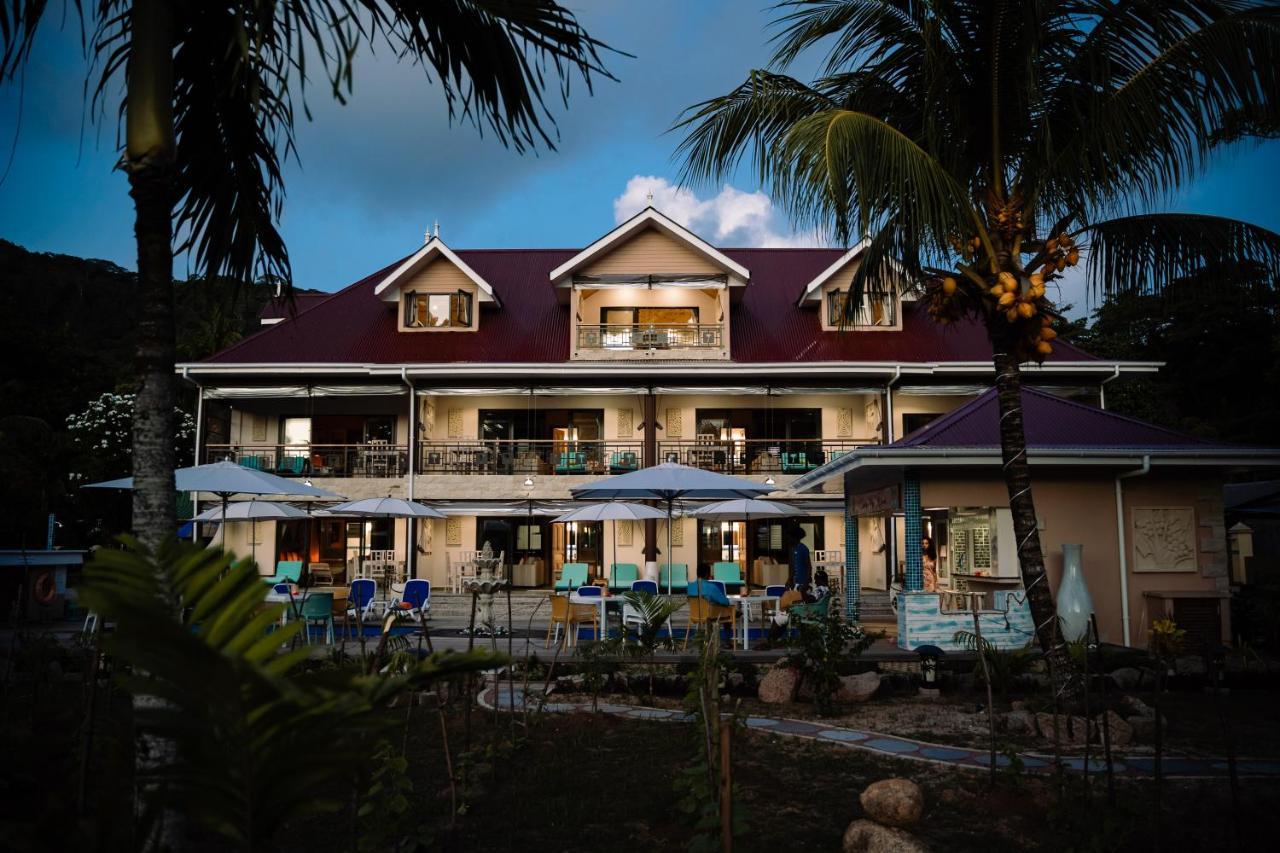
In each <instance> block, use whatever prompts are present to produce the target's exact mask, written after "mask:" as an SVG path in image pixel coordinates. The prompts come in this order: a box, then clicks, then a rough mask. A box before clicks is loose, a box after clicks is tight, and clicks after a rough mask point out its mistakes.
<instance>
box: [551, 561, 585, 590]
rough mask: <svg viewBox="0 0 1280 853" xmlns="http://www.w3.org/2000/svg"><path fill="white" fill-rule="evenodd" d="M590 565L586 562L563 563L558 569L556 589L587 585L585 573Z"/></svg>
mask: <svg viewBox="0 0 1280 853" xmlns="http://www.w3.org/2000/svg"><path fill="white" fill-rule="evenodd" d="M588 571H590V567H588V566H587V564H586V563H565V564H564V568H563V569H562V570H561V571H560V579H559V580H558V581H556V589H558V590H566V589H577V588H578V587H580V586H586V585H587V573H588Z"/></svg>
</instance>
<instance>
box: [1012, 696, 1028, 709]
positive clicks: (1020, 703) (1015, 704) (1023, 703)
mask: <svg viewBox="0 0 1280 853" xmlns="http://www.w3.org/2000/svg"><path fill="white" fill-rule="evenodd" d="M1009 707H1010V708H1012V709H1013V710H1015V711H1030V710H1031V703H1030V702H1028V701H1027V700H1026V699H1014V700H1013V701H1012V702H1010V703H1009Z"/></svg>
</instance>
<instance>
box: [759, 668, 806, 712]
mask: <svg viewBox="0 0 1280 853" xmlns="http://www.w3.org/2000/svg"><path fill="white" fill-rule="evenodd" d="M799 680H800V672H799V671H798V670H796V669H795V668H794V667H790V666H775V667H773V668H772V669H770V670H769V671H768V672H767V673H766V674H765V676H764V678H762V679H760V687H759V688H758V689H757V691H756V696H757V697H758V698H759V699H760V701H761V702H764V703H765V704H767V705H785V704H787V703H788V702H790V701H791V700H792V697H794V696H795V693H796V683H797V682H798V681H799Z"/></svg>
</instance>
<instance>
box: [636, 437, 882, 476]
mask: <svg viewBox="0 0 1280 853" xmlns="http://www.w3.org/2000/svg"><path fill="white" fill-rule="evenodd" d="M863 446H865V442H857V441H852V440H850V439H822V438H748V439H739V440H736V441H733V440H724V441H721V440H719V439H685V440H679V441H677V440H671V439H669V440H666V441H659V442H658V461H659V462H678V463H679V464H681V465H689V466H692V467H694V468H702V469H704V470H707V471H719V472H721V473H724V474H766V473H767V474H804V473H807V472H809V471H812V470H813V469H814V468H817V467H818V466H820V465H824V464H826V463H827V462H830V461H831V460H833V459H838V458H840V457H841V456H843V455H845V454H846V453H851V452H852V451H854V450H856V449H857V448H859V447H863Z"/></svg>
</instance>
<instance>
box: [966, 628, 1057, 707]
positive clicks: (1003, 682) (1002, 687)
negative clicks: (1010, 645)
mask: <svg viewBox="0 0 1280 853" xmlns="http://www.w3.org/2000/svg"><path fill="white" fill-rule="evenodd" d="M951 641H952V642H953V643H955V644H956V645H958V646H960V648H962V649H964V650H966V651H970V652H980V653H981V654H982V657H983V658H984V659H985V660H986V664H987V665H986V667H984V668H981V669H979V670H978V672H979V673H980V674H982V676H983V678H984V679H986V680H987V682H988V683H989V684H990V685H991V689H993V690H994V691H995V692H997V693H999V694H1000V698H1001V699H1004V698H1006V697H1007V696H1008V695H1009V688H1010V687H1013V686H1015V685H1016V684H1017V683H1018V682H1019V681H1020V680H1022V679H1023V678H1024V677H1025V676H1027V675H1028V674H1030V673H1031V672H1032V671H1033V669H1034V668H1035V663H1036V661H1037V660H1039V658H1040V655H1039V654H1038V653H1037V652H1036V650H1035V649H1033V648H1032V647H1031V646H1030V645H1026V646H1020V647H1018V648H1016V649H1001V648H999V647H997V646H995V645H993V644H992V643H991V641H990V640H988V639H987V638H985V637H979V636H978V635H977V634H976V633H974V632H973V631H956V632H955V634H954V635H953V636H952V638H951Z"/></svg>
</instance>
